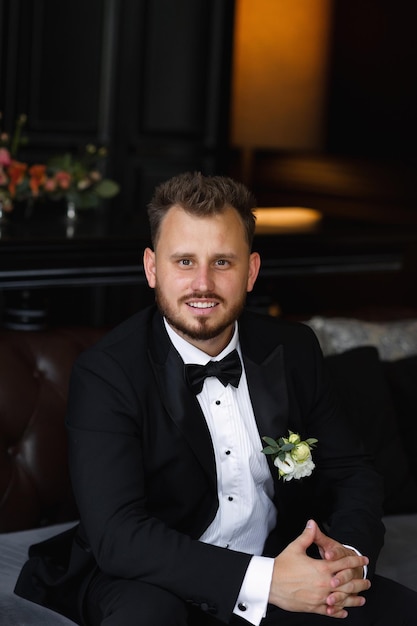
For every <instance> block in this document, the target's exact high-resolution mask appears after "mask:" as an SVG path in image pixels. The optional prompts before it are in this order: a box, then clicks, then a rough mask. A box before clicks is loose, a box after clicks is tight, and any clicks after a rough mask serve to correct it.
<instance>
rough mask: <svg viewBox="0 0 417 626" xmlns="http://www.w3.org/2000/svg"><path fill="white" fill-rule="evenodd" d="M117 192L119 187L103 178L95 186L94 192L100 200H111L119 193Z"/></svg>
mask: <svg viewBox="0 0 417 626" xmlns="http://www.w3.org/2000/svg"><path fill="white" fill-rule="evenodd" d="M119 190H120V187H119V185H118V184H117V183H116V182H115V181H114V180H109V179H108V178H104V179H103V180H101V181H100V182H99V183H97V185H96V186H95V192H96V194H97V195H98V196H99V197H100V198H113V196H115V195H117V194H118V193H119Z"/></svg>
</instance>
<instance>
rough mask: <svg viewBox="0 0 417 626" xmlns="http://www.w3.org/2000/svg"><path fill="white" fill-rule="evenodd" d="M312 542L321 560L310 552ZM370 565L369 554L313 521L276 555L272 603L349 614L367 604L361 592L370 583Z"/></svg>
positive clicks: (307, 610)
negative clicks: (365, 574)
mask: <svg viewBox="0 0 417 626" xmlns="http://www.w3.org/2000/svg"><path fill="white" fill-rule="evenodd" d="M313 543H314V544H316V545H317V547H318V549H319V552H320V555H321V559H314V558H312V557H309V556H308V555H307V553H306V551H307V549H308V548H309V547H310V546H311V545H312V544H313ZM367 564H368V558H367V557H365V556H358V555H357V554H356V553H355V552H354V551H353V550H351V549H349V548H346V547H345V546H343V545H342V544H341V543H339V542H338V541H335V540H334V539H331V538H330V537H328V536H327V535H325V534H324V533H322V532H321V530H320V529H319V527H318V525H317V523H316V522H315V521H313V520H310V521H309V522H308V523H307V526H306V528H305V530H304V531H303V533H302V534H301V535H299V537H297V539H295V540H294V541H293V542H292V543H290V544H289V545H288V546H287V547H286V548H285V550H283V551H282V552H281V553H280V554H279V555H278V556H277V557H275V563H274V570H273V575H272V583H271V588H270V593H269V602H270V603H271V604H274V605H275V606H278V607H280V608H282V609H285V610H287V611H295V612H305V613H317V614H319V615H328V616H331V617H338V618H344V617H347V615H348V613H347V611H346V608H350V607H355V606H363V605H364V604H365V598H364V597H363V596H360V595H358V594H359V593H361V592H362V591H366V590H367V589H369V587H370V586H371V583H370V582H369V580H367V579H365V578H363V567H364V566H365V565H367Z"/></svg>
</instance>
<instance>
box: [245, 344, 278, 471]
mask: <svg viewBox="0 0 417 626" xmlns="http://www.w3.org/2000/svg"><path fill="white" fill-rule="evenodd" d="M243 360H244V364H245V371H246V377H247V381H248V387H249V394H250V397H251V401H252V407H253V411H254V414H255V419H256V423H257V426H258V431H259V435H260V437H261V438H262V437H264V436H268V437H272V438H273V439H277V438H278V437H281V436H282V435H285V434H286V432H287V430H288V419H289V415H288V413H289V404H288V392H287V384H286V378H285V369H284V349H283V346H282V345H279V346H277V347H276V348H275V349H274V350H273V351H272V352H270V353H269V354H268V355H267V356H266V357H265V358H264V359H263V360H262V361H261V362H255V361H254V360H252V359H251V358H250V357H249V356H246V355H244V358H243ZM261 444H262V447H263V446H265V445H266V444H265V443H264V442H263V441H262V442H261ZM267 459H268V463H269V467H270V469H271V472H272V474H273V476H274V478H275V477H276V474H277V470H276V468H275V467H274V465H273V463H272V459H271V457H270V456H268V457H267Z"/></svg>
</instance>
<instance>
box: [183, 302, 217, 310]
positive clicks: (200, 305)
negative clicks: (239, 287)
mask: <svg viewBox="0 0 417 626" xmlns="http://www.w3.org/2000/svg"><path fill="white" fill-rule="evenodd" d="M187 305H188V306H190V307H191V308H193V309H213V308H214V307H215V306H217V302H187Z"/></svg>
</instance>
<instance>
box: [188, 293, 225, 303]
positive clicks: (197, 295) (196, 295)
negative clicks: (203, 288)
mask: <svg viewBox="0 0 417 626" xmlns="http://www.w3.org/2000/svg"><path fill="white" fill-rule="evenodd" d="M193 298H195V299H196V300H201V299H203V300H204V299H205V300H218V301H219V302H224V298H222V297H221V296H219V295H218V294H217V293H214V292H213V291H207V292H199V291H193V292H192V293H190V294H188V295H187V296H183V297H182V298H181V300H180V301H181V302H187V301H188V300H192V299H193Z"/></svg>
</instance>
